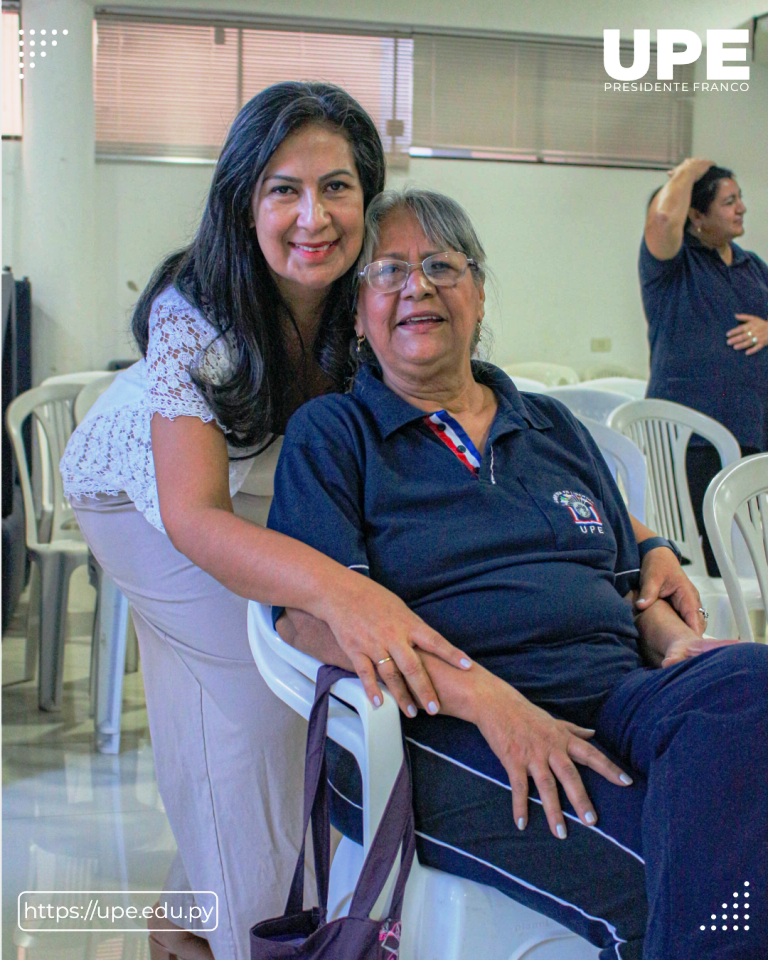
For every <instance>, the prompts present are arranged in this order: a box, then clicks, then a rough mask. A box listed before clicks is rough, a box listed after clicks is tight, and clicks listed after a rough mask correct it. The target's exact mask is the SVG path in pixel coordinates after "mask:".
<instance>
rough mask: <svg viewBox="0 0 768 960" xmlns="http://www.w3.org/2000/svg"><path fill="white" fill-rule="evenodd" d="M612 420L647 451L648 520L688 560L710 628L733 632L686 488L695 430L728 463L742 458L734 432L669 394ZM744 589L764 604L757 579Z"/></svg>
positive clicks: (630, 406) (755, 603)
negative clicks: (687, 457) (710, 571)
mask: <svg viewBox="0 0 768 960" xmlns="http://www.w3.org/2000/svg"><path fill="white" fill-rule="evenodd" d="M608 426H610V427H612V428H613V429H614V430H618V431H619V432H621V433H623V434H625V435H626V436H628V437H629V438H630V439H631V440H632V441H633V442H634V443H635V444H636V445H637V446H638V447H639V448H640V450H641V451H642V452H643V454H644V455H645V460H646V464H647V467H648V479H649V483H648V500H647V503H646V506H647V514H646V522H647V523H648V526H650V527H652V528H653V529H654V530H655V531H656V532H657V533H659V534H660V535H661V536H663V537H666V538H667V539H668V540H672V541H674V542H675V543H676V544H677V547H678V549H679V550H680V552H681V554H682V555H683V558H684V559H685V560H687V561H688V565H687V566H686V568H685V569H686V573H687V574H688V575H689V577H690V578H691V580H692V582H693V583H694V584H695V586H696V587H697V589H698V591H699V593H700V594H701V598H702V602H703V604H704V606H705V607H706V608H707V609H708V610H709V614H710V618H709V622H708V625H707V632H708V634H709V635H710V636H712V637H717V638H718V639H727V638H730V637H733V636H734V635H735V630H736V624H735V620H734V617H733V613H732V611H731V607H730V603H729V602H728V593H727V591H726V589H725V586H724V584H723V581H722V580H721V579H720V578H713V577H710V576H708V574H707V567H706V563H705V560H704V552H703V550H702V547H701V541H700V538H699V532H698V529H697V527H696V520H695V518H694V515H693V507H692V505H691V496H690V493H689V490H688V477H687V474H686V467H685V454H686V450H687V448H688V441H689V440H690V438H691V436H692V435H693V434H694V433H695V434H698V435H699V436H701V437H704V439H705V440H708V441H709V442H710V443H711V444H713V445H714V446H715V448H716V449H717V452H718V453H719V455H720V460H721V462H722V464H723V465H724V466H729V465H731V464H734V463H736V462H738V460H740V459H741V450H740V448H739V444H738V443H737V441H736V438H735V437H734V436H733V434H732V433H731V432H730V431H729V430H727V429H726V428H725V427H724V426H723V425H722V424H720V423H718V422H717V421H716V420H713V419H712V418H711V417H707V416H705V415H704V414H703V413H699V412H698V411H696V410H691V409H690V408H689V407H684V406H682V405H681V404H679V403H671V402H670V401H667V400H635V401H632V402H630V403H626V404H624V405H623V406H621V407H618V408H617V409H616V410H614V411H613V413H612V414H611V415H610V416H609V418H608ZM742 589H743V591H744V594H745V599H746V602H747V603H748V604H749V605H750V606H751V607H752V608H755V609H759V608H761V607H762V598H761V596H760V591H759V589H758V586H757V583H756V581H754V580H753V581H749V580H744V581H742Z"/></svg>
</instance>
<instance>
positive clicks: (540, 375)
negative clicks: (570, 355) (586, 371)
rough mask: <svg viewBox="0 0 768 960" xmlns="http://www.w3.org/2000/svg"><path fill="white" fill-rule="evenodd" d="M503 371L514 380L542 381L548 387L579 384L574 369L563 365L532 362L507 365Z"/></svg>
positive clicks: (504, 365)
mask: <svg viewBox="0 0 768 960" xmlns="http://www.w3.org/2000/svg"><path fill="white" fill-rule="evenodd" d="M502 369H503V370H504V373H508V374H509V376H510V377H512V379H513V380H514V378H515V377H517V376H520V377H530V379H531V380H540V381H541V382H542V383H544V384H546V386H548V387H557V386H562V385H564V384H569V383H578V382H579V375H578V373H576V371H575V370H574V369H573V367H567V366H565V365H564V364H562V363H546V362H544V361H539V360H530V361H528V362H526V363H505V364H503V367H502Z"/></svg>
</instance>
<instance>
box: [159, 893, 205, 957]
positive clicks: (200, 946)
mask: <svg viewBox="0 0 768 960" xmlns="http://www.w3.org/2000/svg"><path fill="white" fill-rule="evenodd" d="M157 906H158V904H155V908H157ZM147 926H148V927H149V958H150V960H214V956H213V953H212V952H211V948H210V946H209V945H208V941H207V940H205V939H203V937H196V936H195V935H194V933H189V931H187V930H184V929H183V928H182V927H177V926H176V924H175V923H171V921H170V920H166V919H165V918H161V917H154V916H153V917H150V919H149V920H148V921H147Z"/></svg>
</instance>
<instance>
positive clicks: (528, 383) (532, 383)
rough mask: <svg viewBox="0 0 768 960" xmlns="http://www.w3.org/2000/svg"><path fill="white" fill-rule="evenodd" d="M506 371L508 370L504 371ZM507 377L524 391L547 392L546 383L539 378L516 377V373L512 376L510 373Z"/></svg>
mask: <svg viewBox="0 0 768 960" xmlns="http://www.w3.org/2000/svg"><path fill="white" fill-rule="evenodd" d="M504 372H505V373H508V371H506V370H505V371H504ZM508 375H509V379H510V380H511V381H512V383H514V385H515V386H516V387H517V389H518V390H520V391H522V392H525V393H549V387H548V386H547V385H546V383H542V382H541V380H531V379H530V378H529V377H518V376H517V374H515V376H514V377H513V376H512V375H511V374H508Z"/></svg>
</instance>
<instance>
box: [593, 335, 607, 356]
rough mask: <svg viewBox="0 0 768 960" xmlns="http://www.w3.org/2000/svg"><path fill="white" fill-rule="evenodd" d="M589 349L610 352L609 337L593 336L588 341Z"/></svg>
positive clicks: (597, 351) (596, 351)
mask: <svg viewBox="0 0 768 960" xmlns="http://www.w3.org/2000/svg"><path fill="white" fill-rule="evenodd" d="M589 349H590V350H591V351H592V353H610V352H611V338H610V337H593V338H592V339H591V340H590V341H589Z"/></svg>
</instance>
